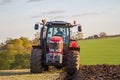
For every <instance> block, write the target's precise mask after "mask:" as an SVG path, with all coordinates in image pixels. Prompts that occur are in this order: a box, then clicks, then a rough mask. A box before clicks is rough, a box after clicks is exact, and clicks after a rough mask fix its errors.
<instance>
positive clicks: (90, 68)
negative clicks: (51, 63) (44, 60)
mask: <svg viewBox="0 0 120 80" xmlns="http://www.w3.org/2000/svg"><path fill="white" fill-rule="evenodd" d="M56 80H120V65H106V64H103V65H82V66H80V69H79V71H78V72H76V73H75V74H74V75H72V76H70V75H68V74H67V73H66V72H61V73H60V75H59V77H58V78H57V79H56Z"/></svg>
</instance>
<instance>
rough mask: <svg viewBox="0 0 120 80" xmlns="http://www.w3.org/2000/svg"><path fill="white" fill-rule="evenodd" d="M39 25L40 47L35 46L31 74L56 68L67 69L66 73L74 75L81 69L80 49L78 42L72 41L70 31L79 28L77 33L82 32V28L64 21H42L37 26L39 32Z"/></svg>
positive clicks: (32, 54)
mask: <svg viewBox="0 0 120 80" xmlns="http://www.w3.org/2000/svg"><path fill="white" fill-rule="evenodd" d="M74 23H75V22H74ZM39 25H42V27H41V31H40V45H38V46H33V50H32V53H31V59H30V60H31V62H30V70H31V73H41V72H43V71H48V70H49V66H55V67H56V68H59V69H60V68H62V67H65V70H66V72H67V73H68V74H69V75H73V74H74V73H75V72H76V71H78V69H79V63H80V56H79V55H80V47H79V46H78V44H77V41H76V40H73V39H71V37H70V36H71V32H70V29H72V27H74V26H77V27H78V30H77V31H79V32H81V26H80V25H76V24H74V25H72V24H70V23H68V22H64V21H50V22H46V21H45V20H42V23H38V24H35V30H38V28H39Z"/></svg>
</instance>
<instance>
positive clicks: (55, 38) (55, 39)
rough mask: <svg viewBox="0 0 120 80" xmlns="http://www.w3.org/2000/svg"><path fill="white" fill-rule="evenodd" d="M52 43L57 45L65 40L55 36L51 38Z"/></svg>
mask: <svg viewBox="0 0 120 80" xmlns="http://www.w3.org/2000/svg"><path fill="white" fill-rule="evenodd" d="M50 42H51V43H52V42H53V43H57V42H63V39H62V37H60V36H53V37H51V38H50Z"/></svg>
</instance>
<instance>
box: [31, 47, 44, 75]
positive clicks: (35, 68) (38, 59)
mask: <svg viewBox="0 0 120 80" xmlns="http://www.w3.org/2000/svg"><path fill="white" fill-rule="evenodd" d="M42 54H43V53H42V49H39V48H35V49H33V50H32V53H31V58H30V71H31V73H41V72H42V71H43V63H42V59H43V58H42Z"/></svg>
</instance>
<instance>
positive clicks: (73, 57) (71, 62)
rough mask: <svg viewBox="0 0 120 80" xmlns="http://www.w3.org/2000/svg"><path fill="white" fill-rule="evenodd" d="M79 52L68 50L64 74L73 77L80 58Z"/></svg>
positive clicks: (77, 68)
mask: <svg viewBox="0 0 120 80" xmlns="http://www.w3.org/2000/svg"><path fill="white" fill-rule="evenodd" d="M79 54H80V53H79V51H76V50H70V51H68V53H66V72H67V73H68V74H69V75H73V74H74V73H76V72H77V71H78V70H79V62H80V56H79Z"/></svg>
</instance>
